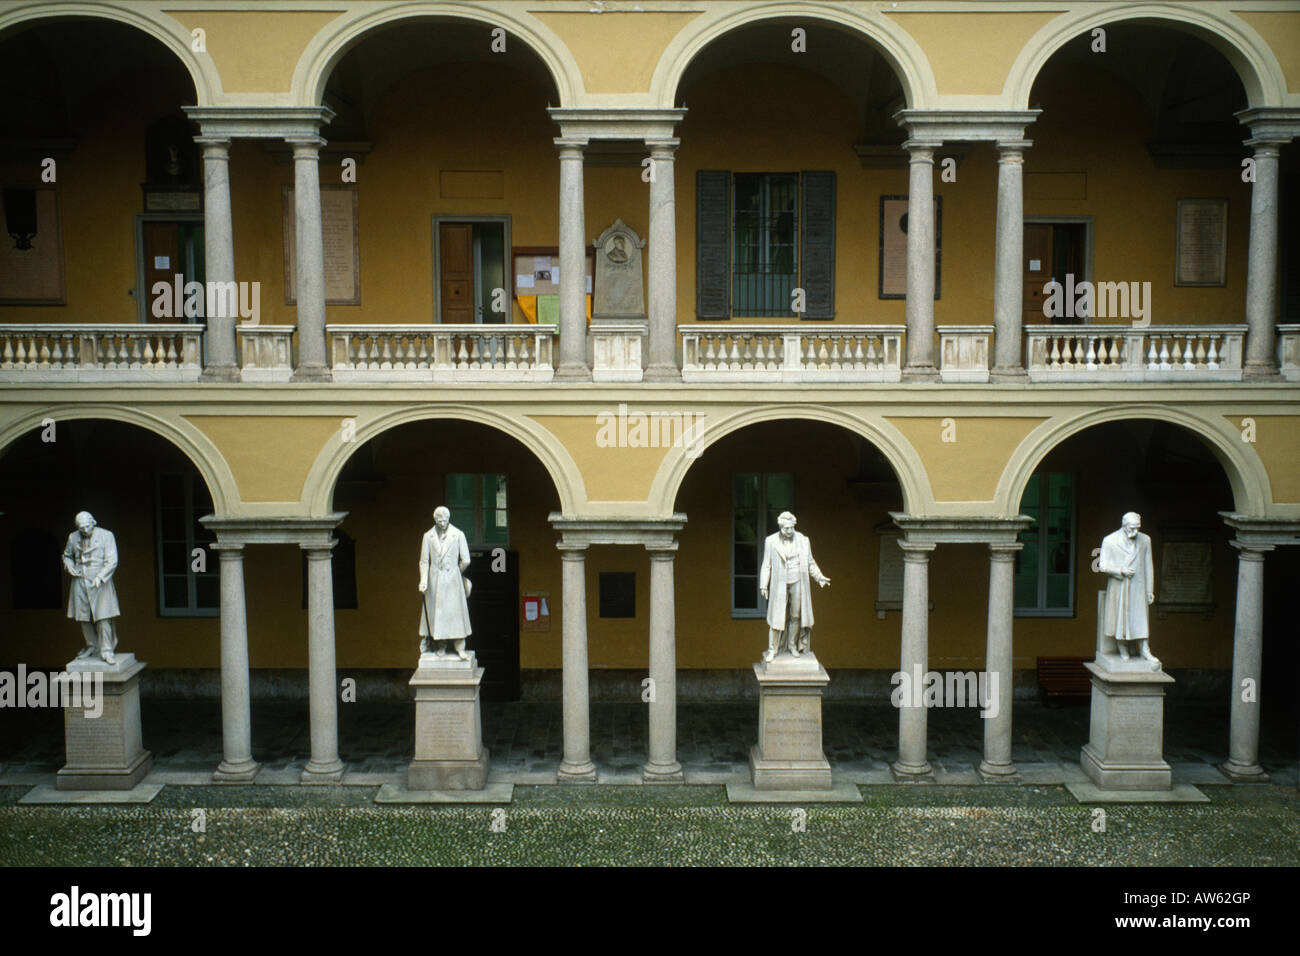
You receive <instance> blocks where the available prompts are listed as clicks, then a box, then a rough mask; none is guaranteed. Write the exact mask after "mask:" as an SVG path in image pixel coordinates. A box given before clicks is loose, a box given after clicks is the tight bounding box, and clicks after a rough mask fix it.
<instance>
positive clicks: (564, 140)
mask: <svg viewBox="0 0 1300 956" xmlns="http://www.w3.org/2000/svg"><path fill="white" fill-rule="evenodd" d="M551 142H553V143H555V148H556V149H557V150H559V153H560V158H561V159H565V158H568V159H573V158H575V157H576V158H578V159H581V158H582V154H583V152H584V151H585V150H586V149H587V146H588V145H589V144H588V142H587V139H586V137H576V136H557V137H555V139H553V140H552V141H551Z"/></svg>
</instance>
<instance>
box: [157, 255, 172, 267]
mask: <svg viewBox="0 0 1300 956" xmlns="http://www.w3.org/2000/svg"><path fill="white" fill-rule="evenodd" d="M153 267H154V268H155V269H170V268H171V267H172V260H171V257H170V256H154V257H153Z"/></svg>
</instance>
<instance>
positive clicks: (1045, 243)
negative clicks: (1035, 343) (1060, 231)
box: [1021, 222, 1052, 325]
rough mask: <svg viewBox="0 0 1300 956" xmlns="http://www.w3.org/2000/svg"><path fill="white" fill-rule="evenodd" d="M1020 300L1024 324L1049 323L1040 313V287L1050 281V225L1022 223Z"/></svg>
mask: <svg viewBox="0 0 1300 956" xmlns="http://www.w3.org/2000/svg"><path fill="white" fill-rule="evenodd" d="M1024 270H1025V271H1024V284H1025V286H1024V289H1025V291H1024V299H1023V303H1022V308H1023V313H1022V316H1021V318H1022V321H1023V322H1024V324H1026V325H1030V324H1042V323H1043V322H1050V321H1051V319H1049V318H1048V317H1047V316H1046V315H1044V314H1043V302H1044V300H1046V298H1047V295H1046V294H1045V293H1044V292H1043V286H1045V285H1046V284H1047V283H1048V281H1049V280H1050V279H1051V278H1052V224H1051V223H1047V222H1027V223H1025V252H1024Z"/></svg>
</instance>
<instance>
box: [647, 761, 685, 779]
mask: <svg viewBox="0 0 1300 956" xmlns="http://www.w3.org/2000/svg"><path fill="white" fill-rule="evenodd" d="M641 782H642V783H685V782H686V777H685V776H684V775H683V774H682V765H681V764H679V763H678V762H677V761H675V760H674V761H673V762H672V763H648V764H646V765H645V767H644V768H642V770H641Z"/></svg>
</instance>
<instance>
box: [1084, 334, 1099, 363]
mask: <svg viewBox="0 0 1300 956" xmlns="http://www.w3.org/2000/svg"><path fill="white" fill-rule="evenodd" d="M1095 341H1096V339H1094V338H1093V337H1092V336H1091V335H1090V336H1088V351H1087V354H1086V355H1085V356H1084V359H1085V361H1086V362H1087V368H1088V369H1090V370H1091V369H1095V368H1096V367H1097V350H1096V348H1095V347H1094V345H1093V343H1094V342H1095Z"/></svg>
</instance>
